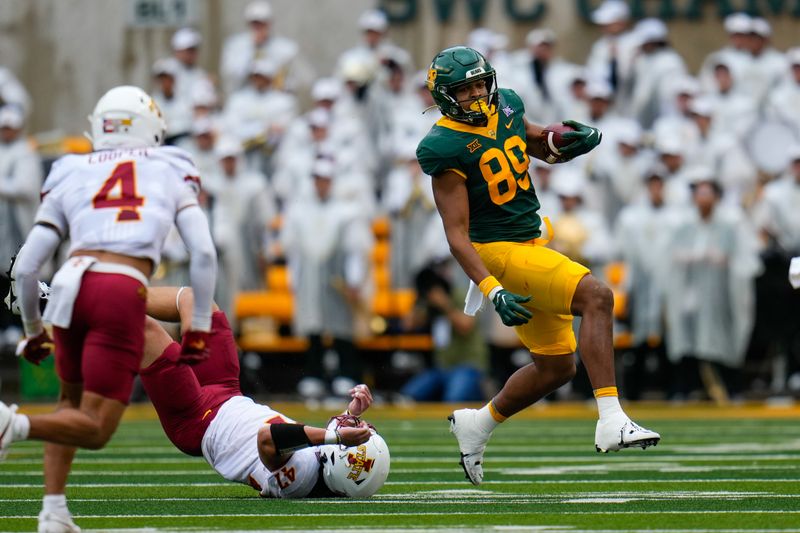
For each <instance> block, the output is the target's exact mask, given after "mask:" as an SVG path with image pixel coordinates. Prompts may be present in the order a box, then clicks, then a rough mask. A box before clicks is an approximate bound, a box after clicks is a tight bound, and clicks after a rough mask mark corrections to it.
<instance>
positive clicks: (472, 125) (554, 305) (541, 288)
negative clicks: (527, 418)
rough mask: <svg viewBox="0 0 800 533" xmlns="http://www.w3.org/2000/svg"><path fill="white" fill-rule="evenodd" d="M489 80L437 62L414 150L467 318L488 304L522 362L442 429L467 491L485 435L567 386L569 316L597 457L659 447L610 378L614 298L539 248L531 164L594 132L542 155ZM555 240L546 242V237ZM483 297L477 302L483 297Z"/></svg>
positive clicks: (471, 56)
mask: <svg viewBox="0 0 800 533" xmlns="http://www.w3.org/2000/svg"><path fill="white" fill-rule="evenodd" d="M496 82H497V79H496V76H495V71H494V69H493V68H492V66H491V65H490V64H489V62H488V61H486V59H485V58H484V57H483V56H482V55H481V54H480V53H478V52H477V51H475V50H473V49H472V48H467V47H464V46H456V47H453V48H448V49H446V50H443V51H442V52H440V53H439V54H437V55H436V57H435V58H434V60H433V62H432V63H431V66H430V69H429V71H428V88H429V89H430V91H431V94H432V96H433V100H434V102H436V105H437V106H438V107H439V110H440V111H441V112H442V115H443V117H442V118H441V119H440V120H439V121H438V122H437V123H436V124H435V125H434V126H433V127H432V128H431V130H430V132H429V133H428V135H427V136H426V137H425V138H424V139H423V140H422V142H420V144H419V147H418V148H417V159H418V160H419V163H420V166H421V167H422V169H423V170H424V171H425V173H426V174H428V175H430V176H433V193H434V199H435V201H436V207H437V209H438V211H439V214H440V215H441V217H442V222H443V224H444V228H445V233H446V234H447V241H448V243H449V244H450V250H451V251H452V253H453V256H454V257H455V258H456V260H458V262H459V264H460V265H461V267H462V268H463V269H464V272H465V273H466V274H467V275H468V276H469V277H470V279H471V280H472V281H473V282H474V285H475V287H473V288H472V289H477V288H480V291H478V290H472V289H471V290H470V293H471V294H472V295H475V296H476V297H477V298H471V297H470V295H468V302H467V309H466V310H465V311H466V312H467V313H468V314H474V313H475V311H477V310H478V309H479V308H480V307H481V306H482V300H483V299H484V297H486V298H488V299H489V300H491V301H492V303H493V304H494V307H495V310H496V311H497V312H498V314H499V315H500V317H501V318H502V320H503V323H504V324H505V325H507V326H514V327H515V329H516V332H517V335H518V336H519V337H520V339H521V340H522V342H523V343H524V344H525V346H526V347H527V348H528V349H529V350H530V352H531V358H532V362H531V363H530V364H528V365H526V366H524V367H522V368H520V369H519V370H518V371H517V372H516V373H514V375H512V376H511V377H510V378H509V379H508V381H507V382H506V383H505V385H504V386H503V389H502V390H501V391H500V392H499V393H498V394H497V395H496V396H495V397H494V398H492V400H491V401H490V402H489V403H488V404H487V405H486V406H484V407H483V408H482V409H479V410H475V409H458V410H456V411H455V412H453V414H452V415H451V416H450V417H449V418H450V420H451V431H452V432H453V434H454V435H455V436H456V439H457V440H458V445H459V449H460V451H461V465H462V466H463V468H464V472H465V473H466V474H467V478H468V479H469V480H470V481H471V482H472V483H473V484H475V485H477V484H479V483H481V481H482V480H483V464H482V463H483V452H484V449H485V448H486V444H487V442H488V441H489V437H490V436H491V434H492V431H493V430H494V428H495V427H496V426H497V425H498V424H500V423H501V422H503V421H504V420H506V419H507V418H508V417H510V416H512V415H514V414H516V413H518V412H520V411H522V410H523V409H525V408H527V407H528V406H530V405H531V404H533V403H534V402H536V401H538V400H539V399H541V398H543V397H544V396H545V395H547V394H549V393H550V392H552V391H554V390H556V389H557V388H558V387H560V386H561V385H563V384H564V383H566V382H568V381H569V380H570V379H572V377H573V376H574V375H575V356H574V353H575V350H576V347H577V342H576V339H575V334H574V333H573V331H572V315H578V316H581V317H582V321H581V326H580V348H581V349H580V356H581V361H582V362H583V364H584V365H585V367H586V370H587V372H588V374H589V379H590V380H591V382H592V388H593V389H594V393H595V397H596V398H597V404H598V409H599V414H600V418H599V420H598V422H597V426H596V429H595V446H596V448H597V451H604V452H605V451H609V450H619V449H621V448H627V447H630V446H637V447H641V448H645V447H647V446H650V445H654V444H656V443H657V442H658V441H659V439H660V438H661V437H660V435H659V434H658V433H656V432H654V431H650V430H647V429H644V428H642V427H640V426H638V425H636V424H635V423H633V422H632V421H631V420H630V418H628V416H627V415H626V414H625V412H624V411H623V410H622V407H621V406H620V404H619V400H618V397H617V388H616V383H615V377H614V350H613V343H612V318H613V316H612V311H613V304H614V302H613V297H612V294H611V290H610V289H609V288H608V287H607V286H606V285H605V284H603V283H602V282H601V281H600V280H598V279H597V278H595V277H594V276H592V274H591V273H590V271H589V269H588V268H586V267H585V266H583V265H581V264H579V263H576V262H574V261H572V260H570V259H569V258H567V257H566V256H564V255H562V254H559V253H558V252H555V251H553V250H551V249H550V248H547V247H546V246H543V245H542V244H544V243H543V242H542V241H541V239H540V238H539V237H540V236H541V229H540V226H541V221H542V220H541V218H540V216H539V214H538V213H537V211H538V210H539V207H540V205H539V200H538V198H537V196H536V192H535V188H534V184H533V183H532V182H531V178H530V175H529V174H528V164H529V162H530V159H529V156H533V157H536V158H538V159H542V160H544V161H547V162H549V163H559V162H565V161H567V160H569V159H572V158H573V157H576V156H579V155H581V154H584V153H586V152H589V151H590V150H592V149H593V148H594V147H595V146H597V145H598V144H599V143H600V138H601V134H600V132H599V131H598V130H597V129H596V128H592V127H589V126H585V125H583V124H579V123H577V122H571V121H568V122H565V123H564V124H566V125H569V126H570V127H571V128H572V129H574V131H570V132H567V133H563V134H562V135H561V138H562V139H565V140H567V141H569V144H567V145H564V146H561V147H557V146H550V145H549V144H548V142H546V141H547V136H546V133H545V130H544V129H543V128H542V127H540V126H536V125H534V124H531V123H529V122H528V121H527V120H526V119H525V108H524V105H523V103H522V100H521V99H520V98H519V96H517V94H516V93H515V92H514V91H512V90H510V89H499V88H497V83H496ZM551 236H552V235H551ZM481 293H483V294H481Z"/></svg>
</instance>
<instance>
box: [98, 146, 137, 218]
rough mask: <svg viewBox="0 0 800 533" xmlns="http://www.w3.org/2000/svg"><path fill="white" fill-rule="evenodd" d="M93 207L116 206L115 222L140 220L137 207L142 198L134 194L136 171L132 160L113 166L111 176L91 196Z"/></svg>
mask: <svg viewBox="0 0 800 533" xmlns="http://www.w3.org/2000/svg"><path fill="white" fill-rule="evenodd" d="M92 204H93V205H94V208H95V209H102V208H105V207H116V208H118V209H119V213H118V214H117V222H130V221H133V220H140V219H141V217H140V216H139V212H138V211H137V208H139V207H141V206H142V205H144V198H143V197H141V196H137V195H136V172H135V169H134V163H133V161H125V162H123V163H120V164H118V165H117V166H116V167H114V171H113V172H112V173H111V176H109V177H108V179H107V180H106V181H105V182H104V183H103V186H102V187H100V190H99V191H98V192H97V194H96V195H95V196H94V198H92Z"/></svg>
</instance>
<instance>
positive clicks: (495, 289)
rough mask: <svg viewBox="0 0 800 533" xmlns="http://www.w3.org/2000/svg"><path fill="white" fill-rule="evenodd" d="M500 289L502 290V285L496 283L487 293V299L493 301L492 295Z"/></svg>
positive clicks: (495, 294)
mask: <svg viewBox="0 0 800 533" xmlns="http://www.w3.org/2000/svg"><path fill="white" fill-rule="evenodd" d="M502 290H503V286H502V285H498V286H497V287H495V288H493V289H492V290H490V291H489V294H488V296H487V298H489V301H490V302H492V303H494V297H495V296H497V293H498V292H500V291H502Z"/></svg>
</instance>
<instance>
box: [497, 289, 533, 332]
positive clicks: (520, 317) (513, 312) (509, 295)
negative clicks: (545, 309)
mask: <svg viewBox="0 0 800 533" xmlns="http://www.w3.org/2000/svg"><path fill="white" fill-rule="evenodd" d="M530 300H531V297H530V296H520V295H519V294H514V293H513V292H510V291H507V290H505V289H502V290H500V291H498V293H497V294H495V295H494V299H493V300H492V303H494V309H495V311H497V314H498V315H500V319H501V320H502V321H503V324H505V325H506V326H521V325H522V324H525V323H527V322H528V320H530V319H531V317H532V316H533V315H532V314H531V312H530V311H528V310H527V309H525V308H524V307H522V305H520V304H524V303H526V302H529V301H530Z"/></svg>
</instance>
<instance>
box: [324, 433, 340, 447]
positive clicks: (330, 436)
mask: <svg viewBox="0 0 800 533" xmlns="http://www.w3.org/2000/svg"><path fill="white" fill-rule="evenodd" d="M340 442H341V439H340V438H339V432H338V431H337V430H335V429H326V430H325V441H324V444H339V443H340Z"/></svg>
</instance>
